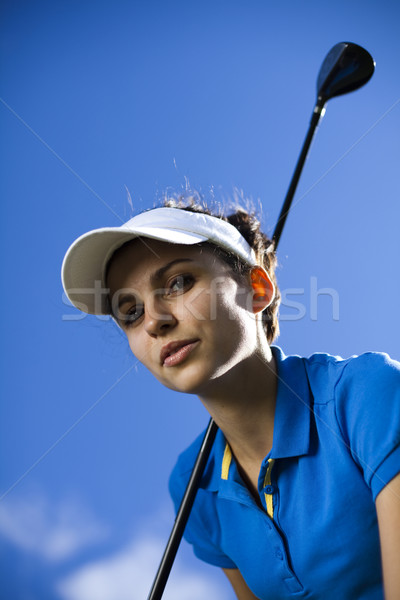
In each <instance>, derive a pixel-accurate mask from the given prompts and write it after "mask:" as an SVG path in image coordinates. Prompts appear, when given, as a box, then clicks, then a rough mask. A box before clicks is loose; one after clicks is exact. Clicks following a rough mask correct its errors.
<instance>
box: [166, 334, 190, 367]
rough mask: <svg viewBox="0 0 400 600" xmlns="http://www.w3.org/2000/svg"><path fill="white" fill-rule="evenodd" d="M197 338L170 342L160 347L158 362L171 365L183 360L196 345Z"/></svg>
mask: <svg viewBox="0 0 400 600" xmlns="http://www.w3.org/2000/svg"><path fill="white" fill-rule="evenodd" d="M198 342H199V340H196V339H194V340H179V341H176V342H170V343H169V344H166V345H165V346H163V347H162V349H161V352H160V363H161V364H162V365H163V366H167V367H169V366H170V367H172V366H175V365H177V364H180V363H181V362H183V361H184V360H185V359H186V357H187V356H188V355H189V354H190V353H191V351H192V350H193V349H194V348H195V347H196V346H197V344H198Z"/></svg>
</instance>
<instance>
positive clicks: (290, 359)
mask: <svg viewBox="0 0 400 600" xmlns="http://www.w3.org/2000/svg"><path fill="white" fill-rule="evenodd" d="M271 350H272V353H273V356H274V358H275V361H276V367H277V376H278V391H277V397H276V407H275V420H274V437H273V442H272V450H271V453H270V456H269V458H288V457H291V456H301V455H304V454H308V452H309V449H310V423H311V392H310V388H309V385H308V378H307V374H306V370H305V366H304V360H303V359H302V358H301V357H300V356H285V355H284V353H283V352H282V350H281V349H280V348H278V346H272V347H271Z"/></svg>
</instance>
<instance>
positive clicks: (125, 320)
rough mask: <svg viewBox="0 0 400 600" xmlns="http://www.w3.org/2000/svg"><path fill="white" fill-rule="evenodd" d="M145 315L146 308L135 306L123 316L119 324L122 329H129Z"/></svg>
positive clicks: (140, 305) (139, 305)
mask: <svg viewBox="0 0 400 600" xmlns="http://www.w3.org/2000/svg"><path fill="white" fill-rule="evenodd" d="M143 314H144V306H143V305H142V304H135V305H134V306H132V307H131V308H130V309H129V310H128V311H127V312H126V313H124V314H121V316H120V318H119V322H120V324H121V326H122V327H125V328H128V327H131V326H132V325H134V323H136V321H138V320H139V319H140V317H141V316H142V315H143Z"/></svg>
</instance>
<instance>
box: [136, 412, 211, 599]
mask: <svg viewBox="0 0 400 600" xmlns="http://www.w3.org/2000/svg"><path fill="white" fill-rule="evenodd" d="M217 431H218V426H217V425H216V424H215V422H214V421H213V419H210V421H209V423H208V427H207V430H206V433H205V435H204V438H203V442H202V444H201V448H200V450H199V453H198V455H197V458H196V462H195V464H194V467H193V470H192V474H191V475H190V479H189V482H188V484H187V487H186V490H185V493H184V496H183V498H182V501H181V505H180V507H179V510H178V513H177V515H176V519H175V523H174V526H173V528H172V531H171V534H170V536H169V540H168V543H167V546H166V548H165V550H164V554H163V557H162V559H161V562H160V566H159V567H158V571H157V574H156V576H155V578H154V582H153V586H152V588H151V590H150V594H149V596H148V598H147V600H160V599H161V597H162V595H163V593H164V588H165V585H166V583H167V580H168V577H169V574H170V572H171V569H172V565H173V563H174V560H175V556H176V553H177V551H178V548H179V544H180V542H181V539H182V536H183V532H184V530H185V527H186V523H187V520H188V518H189V515H190V511H191V510H192V506H193V502H194V499H195V497H196V493H197V490H198V487H199V484H200V480H201V477H202V475H203V472H204V469H205V466H206V464H207V460H208V457H209V456H210V452H211V448H212V446H213V443H214V440H215V436H216V435H217Z"/></svg>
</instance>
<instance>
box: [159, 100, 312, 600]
mask: <svg viewBox="0 0 400 600" xmlns="http://www.w3.org/2000/svg"><path fill="white" fill-rule="evenodd" d="M322 114H323V104H322V105H319V104H318V102H317V104H316V105H315V108H314V111H313V114H312V117H311V121H310V126H309V128H308V132H307V136H306V139H305V140H304V144H303V147H302V149H301V153H300V156H299V159H298V161H297V165H296V168H295V170H294V173H293V177H292V180H291V182H290V185H289V189H288V192H287V194H286V198H285V200H284V203H283V205H282V209H281V212H280V214H279V218H278V221H277V223H276V226H275V230H274V233H273V240H274V245H275V250H276V248H277V247H278V243H279V240H280V238H281V234H282V231H283V227H284V225H285V222H286V218H287V216H288V213H289V210H290V205H291V203H292V200H293V196H294V193H295V191H296V187H297V184H298V182H299V179H300V175H301V171H302V169H303V166H304V163H305V160H306V158H307V153H308V150H309V148H310V145H311V141H312V138H313V136H314V133H315V130H316V128H317V125H318V123H319V120H320V118H321V116H322ZM217 431H218V426H217V425H216V423H215V422H214V421H213V419H210V421H209V424H208V427H207V431H206V433H205V435H204V439H203V443H202V445H201V448H200V451H199V454H198V456H197V459H196V462H195V465H194V467H193V470H192V474H191V476H190V479H189V483H188V484H187V487H186V491H185V494H184V496H183V499H182V502H181V505H180V507H179V510H178V513H177V516H176V519H175V523H174V526H173V528H172V531H171V534H170V537H169V540H168V542H167V546H166V548H165V550H164V554H163V557H162V559H161V562H160V566H159V567H158V571H157V574H156V576H155V579H154V582H153V586H152V588H151V590H150V594H149V596H148V599H147V600H160V599H161V597H162V595H163V592H164V589H165V585H166V583H167V580H168V577H169V574H170V572H171V569H172V565H173V563H174V560H175V556H176V553H177V551H178V548H179V544H180V542H181V539H182V536H183V532H184V530H185V527H186V523H187V520H188V518H189V515H190V511H191V510H192V506H193V502H194V499H195V497H196V493H197V490H198V487H199V484H200V480H201V477H202V475H203V472H204V469H205V466H206V464H207V460H208V457H209V455H210V452H211V448H212V446H213V443H214V440H215V436H216V434H217Z"/></svg>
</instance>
